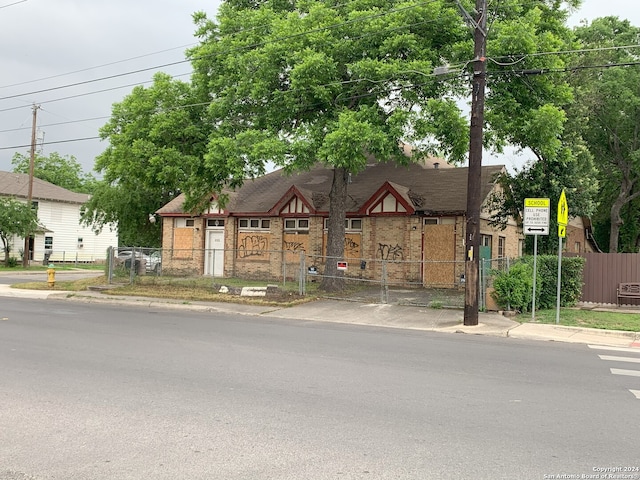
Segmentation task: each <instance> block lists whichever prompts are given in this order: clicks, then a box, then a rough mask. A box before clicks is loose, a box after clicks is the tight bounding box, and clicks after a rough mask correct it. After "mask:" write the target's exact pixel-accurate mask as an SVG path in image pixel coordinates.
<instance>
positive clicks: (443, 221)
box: [423, 217, 456, 225]
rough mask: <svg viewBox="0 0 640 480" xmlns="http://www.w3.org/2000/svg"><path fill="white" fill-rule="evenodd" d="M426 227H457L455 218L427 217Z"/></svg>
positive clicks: (425, 220)
mask: <svg viewBox="0 0 640 480" xmlns="http://www.w3.org/2000/svg"><path fill="white" fill-rule="evenodd" d="M423 223H424V225H455V224H456V219H455V218H453V217H426V218H425V219H424V221H423Z"/></svg>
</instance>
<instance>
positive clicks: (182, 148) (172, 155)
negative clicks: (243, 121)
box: [83, 73, 210, 246]
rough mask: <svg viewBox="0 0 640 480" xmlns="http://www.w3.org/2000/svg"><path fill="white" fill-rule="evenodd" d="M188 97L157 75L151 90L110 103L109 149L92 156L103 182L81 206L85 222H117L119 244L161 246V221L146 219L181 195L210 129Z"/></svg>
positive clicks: (184, 87)
mask: <svg viewBox="0 0 640 480" xmlns="http://www.w3.org/2000/svg"><path fill="white" fill-rule="evenodd" d="M193 93H194V92H193V90H192V89H191V86H190V85H189V84H188V83H185V82H181V81H177V80H174V79H172V78H171V77H170V76H169V75H166V74H162V73H159V74H156V75H155V77H154V82H153V84H152V85H151V86H150V87H148V88H145V87H142V86H139V87H136V88H134V90H133V91H132V92H131V94H129V95H128V96H127V97H126V98H125V99H124V100H123V101H122V102H120V103H116V104H114V105H113V108H112V114H111V119H110V120H109V122H108V123H107V124H106V125H105V126H103V127H102V128H101V130H100V136H101V137H102V138H103V139H104V140H108V141H109V146H108V147H107V149H106V150H105V151H104V152H103V153H102V154H100V155H99V156H98V157H97V158H96V164H95V170H96V171H97V172H99V173H101V174H102V176H103V178H102V180H101V181H100V182H98V183H97V185H96V187H95V190H94V192H93V196H92V197H91V199H90V200H89V202H88V203H87V205H86V207H85V214H84V217H83V219H84V221H85V222H86V223H87V224H90V225H91V224H95V225H98V227H99V228H101V227H103V226H105V225H107V224H110V223H115V224H117V225H118V232H119V236H120V238H119V241H120V244H121V245H130V246H140V245H142V246H160V244H161V229H160V223H159V222H150V221H149V215H150V214H153V213H154V212H155V211H156V210H157V209H158V208H160V207H161V206H163V205H164V204H165V203H167V202H169V201H170V200H172V199H173V198H175V197H176V196H177V195H178V194H179V193H180V191H181V190H180V185H182V184H184V183H185V182H186V179H187V177H188V176H189V175H190V172H191V171H192V168H193V164H197V163H198V162H199V161H200V159H201V158H202V156H203V155H204V149H205V146H206V139H207V136H208V132H209V130H210V127H209V126H208V125H207V124H206V123H205V122H204V121H203V118H204V115H203V110H204V108H205V107H204V106H203V105H202V102H199V101H198V100H197V99H196V98H195V97H194V95H193Z"/></svg>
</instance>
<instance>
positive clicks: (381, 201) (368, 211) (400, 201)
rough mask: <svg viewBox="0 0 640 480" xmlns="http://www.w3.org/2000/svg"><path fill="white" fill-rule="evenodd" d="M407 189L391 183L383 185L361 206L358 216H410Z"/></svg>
mask: <svg viewBox="0 0 640 480" xmlns="http://www.w3.org/2000/svg"><path fill="white" fill-rule="evenodd" d="M414 212H415V209H414V208H413V205H412V203H411V200H410V198H409V189H408V188H407V187H403V186H402V185H397V184H394V183H392V182H388V181H387V182H384V184H383V185H382V186H381V187H380V188H379V189H378V190H376V192H375V193H374V194H373V195H372V196H371V197H370V198H369V199H368V200H367V201H366V202H365V203H364V204H363V205H362V207H361V208H360V210H359V211H358V214H360V215H372V216H373V215H412V214H413V213H414Z"/></svg>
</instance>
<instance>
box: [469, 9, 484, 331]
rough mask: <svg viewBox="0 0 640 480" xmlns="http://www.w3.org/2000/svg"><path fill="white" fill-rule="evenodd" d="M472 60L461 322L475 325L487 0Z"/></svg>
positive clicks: (476, 26) (476, 31)
mask: <svg viewBox="0 0 640 480" xmlns="http://www.w3.org/2000/svg"><path fill="white" fill-rule="evenodd" d="M476 13H477V15H476V19H475V24H474V34H473V39H474V45H475V47H474V61H473V80H472V86H471V127H470V131H469V168H468V178H467V224H466V230H465V247H466V258H465V295H464V325H478V290H479V287H478V284H479V281H480V278H479V270H480V269H479V266H480V208H481V206H482V196H481V194H482V182H481V177H482V137H483V129H484V97H485V86H486V82H487V78H486V73H487V63H486V58H485V54H486V49H487V29H486V25H487V0H476Z"/></svg>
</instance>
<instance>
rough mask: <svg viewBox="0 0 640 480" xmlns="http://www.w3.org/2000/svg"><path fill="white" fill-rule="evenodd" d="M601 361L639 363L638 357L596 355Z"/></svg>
mask: <svg viewBox="0 0 640 480" xmlns="http://www.w3.org/2000/svg"><path fill="white" fill-rule="evenodd" d="M598 356H599V357H600V359H601V360H609V361H611V362H627V363H640V357H637V358H636V357H616V356H615V355H598Z"/></svg>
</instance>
